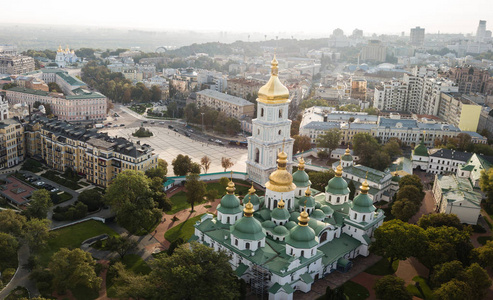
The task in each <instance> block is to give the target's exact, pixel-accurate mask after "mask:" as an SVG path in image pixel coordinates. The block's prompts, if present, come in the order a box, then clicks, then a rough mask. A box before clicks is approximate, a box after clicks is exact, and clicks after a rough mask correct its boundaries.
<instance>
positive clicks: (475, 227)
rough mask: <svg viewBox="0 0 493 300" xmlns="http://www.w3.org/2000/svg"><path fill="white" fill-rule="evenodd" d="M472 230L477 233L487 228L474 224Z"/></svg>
mask: <svg viewBox="0 0 493 300" xmlns="http://www.w3.org/2000/svg"><path fill="white" fill-rule="evenodd" d="M472 231H473V232H475V233H485V232H486V229H484V227H483V226H481V225H477V224H476V225H472Z"/></svg>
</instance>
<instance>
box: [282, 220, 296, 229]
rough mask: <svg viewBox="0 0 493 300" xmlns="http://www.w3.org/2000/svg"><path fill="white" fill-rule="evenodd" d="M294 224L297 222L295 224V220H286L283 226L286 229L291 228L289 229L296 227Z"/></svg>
mask: <svg viewBox="0 0 493 300" xmlns="http://www.w3.org/2000/svg"><path fill="white" fill-rule="evenodd" d="M296 225H297V224H296V222H293V221H289V222H287V223H286V224H284V226H285V227H286V228H287V229H288V230H291V229H293V228H295V227H296Z"/></svg>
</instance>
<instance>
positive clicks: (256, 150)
mask: <svg viewBox="0 0 493 300" xmlns="http://www.w3.org/2000/svg"><path fill="white" fill-rule="evenodd" d="M259 161H260V150H258V148H257V149H255V162H256V163H258V162H259Z"/></svg>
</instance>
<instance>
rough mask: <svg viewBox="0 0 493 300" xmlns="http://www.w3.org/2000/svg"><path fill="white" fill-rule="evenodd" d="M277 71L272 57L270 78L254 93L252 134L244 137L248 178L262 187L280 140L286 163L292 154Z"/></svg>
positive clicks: (283, 89) (286, 102)
mask: <svg viewBox="0 0 493 300" xmlns="http://www.w3.org/2000/svg"><path fill="white" fill-rule="evenodd" d="M278 72H279V69H278V62H277V60H276V57H275V56H274V59H273V60H272V62H271V76H270V79H269V81H268V82H267V83H266V84H265V85H264V86H263V87H261V88H260V90H259V92H258V98H257V118H256V119H254V120H253V121H252V125H253V129H252V136H251V137H249V138H248V159H247V162H246V163H247V174H248V178H249V179H250V180H252V181H254V182H256V183H257V184H259V185H261V186H265V183H266V182H267V181H268V180H269V174H270V173H272V172H273V171H275V170H276V168H277V165H276V158H277V154H278V153H279V152H281V151H282V150H283V143H284V152H285V153H286V155H287V162H288V165H289V164H290V163H291V161H292V157H293V143H294V139H292V138H291V137H290V132H291V120H289V119H288V108H289V102H290V100H289V91H288V89H287V88H286V87H285V86H284V85H283V84H282V83H281V81H280V80H279V77H278Z"/></svg>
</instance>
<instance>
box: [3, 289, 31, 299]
mask: <svg viewBox="0 0 493 300" xmlns="http://www.w3.org/2000/svg"><path fill="white" fill-rule="evenodd" d="M23 298H26V299H27V298H29V292H28V291H27V289H26V288H25V287H22V286H18V287H16V288H15V289H14V290H12V291H11V292H10V293H9V295H8V296H7V297H6V298H5V300H14V299H23Z"/></svg>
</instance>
